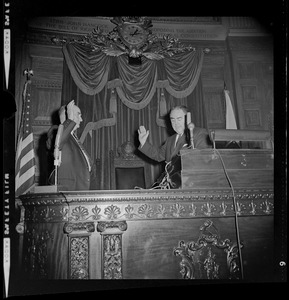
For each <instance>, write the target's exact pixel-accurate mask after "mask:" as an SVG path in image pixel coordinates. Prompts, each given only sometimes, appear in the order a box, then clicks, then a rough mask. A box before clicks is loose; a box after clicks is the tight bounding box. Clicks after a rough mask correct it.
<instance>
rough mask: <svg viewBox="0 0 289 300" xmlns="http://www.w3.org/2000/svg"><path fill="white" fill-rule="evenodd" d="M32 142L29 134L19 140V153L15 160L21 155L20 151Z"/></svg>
mask: <svg viewBox="0 0 289 300" xmlns="http://www.w3.org/2000/svg"><path fill="white" fill-rule="evenodd" d="M31 142H33V134H32V133H30V134H29V135H28V136H27V137H25V138H24V139H21V141H20V143H19V148H20V150H21V151H19V153H17V154H18V156H17V157H16V159H18V157H19V156H20V153H22V151H23V150H24V149H25V148H26V147H27V146H28V145H29V144H30V143H31Z"/></svg>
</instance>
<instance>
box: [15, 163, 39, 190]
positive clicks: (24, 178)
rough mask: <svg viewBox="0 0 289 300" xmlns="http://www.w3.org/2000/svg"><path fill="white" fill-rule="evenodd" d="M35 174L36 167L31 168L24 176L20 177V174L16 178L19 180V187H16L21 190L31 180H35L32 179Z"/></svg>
mask: <svg viewBox="0 0 289 300" xmlns="http://www.w3.org/2000/svg"><path fill="white" fill-rule="evenodd" d="M34 174H35V166H34V165H33V166H32V167H31V168H29V169H28V170H27V171H26V172H25V173H23V174H22V175H19V173H18V174H17V176H16V179H17V186H16V188H17V189H19V188H20V187H21V186H22V185H23V183H25V182H26V181H28V180H29V179H33V178H31V177H33V176H34Z"/></svg>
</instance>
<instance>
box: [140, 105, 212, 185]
mask: <svg viewBox="0 0 289 300" xmlns="http://www.w3.org/2000/svg"><path fill="white" fill-rule="evenodd" d="M186 115H187V108H186V107H185V106H182V105H181V106H175V107H173V108H172V109H171V112H170V121H171V124H172V127H173V129H174V131H175V132H176V133H175V134H173V135H172V136H170V137H168V138H167V140H166V141H165V143H164V144H163V145H162V146H161V147H156V146H154V145H152V144H150V143H149V142H148V141H147V138H148V135H149V130H146V129H145V127H144V126H140V127H139V130H138V135H139V142H140V146H139V148H138V149H139V150H140V151H141V152H142V153H144V154H145V155H146V156H148V157H150V158H151V159H153V160H156V161H158V162H161V161H165V162H166V171H167V170H168V168H167V167H169V169H170V170H171V171H172V170H174V178H175V182H172V183H173V184H171V183H170V187H171V188H178V187H180V177H181V174H180V172H181V163H180V156H179V151H180V149H182V148H183V147H186V146H188V145H189V141H188V135H187V132H186V131H187V130H186V129H187V127H186ZM193 143H194V148H196V149H205V148H212V144H211V141H210V138H209V134H208V131H207V130H206V129H205V128H200V127H194V128H193ZM164 175H166V174H162V175H161V177H160V178H161V179H163V178H164ZM171 175H172V174H171ZM170 179H171V180H174V179H173V177H170ZM157 183H160V179H158V180H157Z"/></svg>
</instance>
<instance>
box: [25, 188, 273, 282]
mask: <svg viewBox="0 0 289 300" xmlns="http://www.w3.org/2000/svg"><path fill="white" fill-rule="evenodd" d="M20 198H21V202H22V207H23V209H24V210H25V211H24V233H23V234H24V239H23V240H24V242H23V249H24V250H23V263H24V266H25V270H26V272H27V276H28V277H30V278H48V279H102V278H107V279H109V278H115V279H117V278H123V279H181V278H195V279H199V278H202V279H206V278H229V277H230V278H241V275H242V274H241V273H240V262H239V256H238V248H237V246H236V245H237V244H236V243H237V235H236V222H235V221H236V218H235V213H234V206H233V200H232V199H233V198H232V191H231V190H230V189H228V188H226V189H225V188H216V189H214V188H211V189H178V190H122V191H108V190H103V191H87V192H63V193H61V192H58V193H37V194H36V193H35V194H27V195H23V196H21V197H20ZM235 199H236V204H237V220H238V228H239V237H240V241H241V244H242V246H241V245H240V247H242V248H241V249H242V251H241V257H242V265H243V276H244V279H245V280H249V281H267V280H269V281H270V280H271V279H272V277H273V276H274V272H273V261H274V257H273V255H274V253H273V250H274V249H273V247H274V239H273V232H274V228H273V214H274V194H273V190H272V188H271V187H268V188H262V189H257V188H256V189H254V188H251V189H244V188H242V189H240V188H239V189H236V190H235ZM192 242H194V243H192ZM217 244H218V245H219V246H220V245H221V244H222V245H223V248H222V247H221V246H220V247H219V248H218V249H215V245H217ZM197 248H198V250H196V249H197ZM215 250H216V251H219V252H216V251H215ZM214 251H215V252H214ZM230 253H231V254H234V255H235V254H237V257H236V256H234V255H233V256H232V255H231V256H229V254H230Z"/></svg>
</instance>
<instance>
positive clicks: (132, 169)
mask: <svg viewBox="0 0 289 300" xmlns="http://www.w3.org/2000/svg"><path fill="white" fill-rule="evenodd" d="M110 162H111V164H110V165H111V170H110V174H111V175H110V176H111V178H110V179H111V180H110V182H111V189H112V190H126V189H134V188H148V187H149V186H150V184H151V183H150V176H149V170H148V167H147V165H146V163H145V161H144V160H142V159H141V158H139V157H138V156H136V155H135V146H134V145H133V143H131V142H129V141H128V142H125V143H123V144H122V145H121V146H119V147H118V149H117V153H114V151H110Z"/></svg>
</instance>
